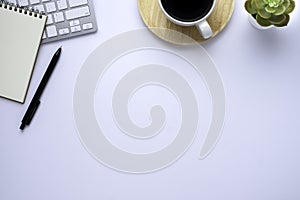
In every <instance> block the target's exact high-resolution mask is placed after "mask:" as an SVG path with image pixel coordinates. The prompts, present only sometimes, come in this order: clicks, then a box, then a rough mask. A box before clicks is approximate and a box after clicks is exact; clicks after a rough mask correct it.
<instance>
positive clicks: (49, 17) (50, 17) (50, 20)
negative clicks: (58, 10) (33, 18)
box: [46, 14, 53, 25]
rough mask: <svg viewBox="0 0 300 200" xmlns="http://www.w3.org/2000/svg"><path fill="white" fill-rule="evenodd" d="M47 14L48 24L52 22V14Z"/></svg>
mask: <svg viewBox="0 0 300 200" xmlns="http://www.w3.org/2000/svg"><path fill="white" fill-rule="evenodd" d="M47 16H48V18H47V23H46V24H47V25H49V24H53V18H52V15H51V14H48V15H47Z"/></svg>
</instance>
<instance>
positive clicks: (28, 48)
mask: <svg viewBox="0 0 300 200" xmlns="http://www.w3.org/2000/svg"><path fill="white" fill-rule="evenodd" d="M46 19H47V16H46V15H44V14H43V13H39V12H38V11H33V10H29V9H28V8H25V7H19V6H16V5H13V4H8V3H7V2H5V1H1V0H0V96H2V97H5V98H7V99H11V100H14V101H17V102H20V103H24V101H25V97H26V94H27V90H28V86H29V83H30V79H31V75H32V72H33V69H34V64H35V60H36V57H37V54H38V50H39V46H40V42H41V39H42V35H43V31H44V27H45V23H46Z"/></svg>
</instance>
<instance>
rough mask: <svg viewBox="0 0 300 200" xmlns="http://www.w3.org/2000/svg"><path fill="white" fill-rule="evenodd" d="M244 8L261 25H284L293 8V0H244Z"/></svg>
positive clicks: (287, 21)
mask: <svg viewBox="0 0 300 200" xmlns="http://www.w3.org/2000/svg"><path fill="white" fill-rule="evenodd" d="M245 8H246V10H247V12H248V13H249V14H251V15H252V16H253V17H254V18H255V19H256V21H257V23H258V24H260V25H261V26H270V25H274V26H277V27H282V26H286V25H287V24H288V23H289V20H290V16H289V14H290V13H291V12H292V11H293V10H294V8H295V1H294V0H246V2H245Z"/></svg>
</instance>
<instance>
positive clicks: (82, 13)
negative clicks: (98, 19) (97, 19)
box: [65, 6, 90, 20]
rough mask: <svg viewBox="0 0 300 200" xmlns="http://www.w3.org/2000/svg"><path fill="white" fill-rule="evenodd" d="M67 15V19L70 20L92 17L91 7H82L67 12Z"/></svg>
mask: <svg viewBox="0 0 300 200" xmlns="http://www.w3.org/2000/svg"><path fill="white" fill-rule="evenodd" d="M65 14H66V18H67V19H68V20H71V19H75V18H79V17H86V16H89V15H90V10H89V7H87V6H84V7H80V8H74V9H71V10H67V11H66V12H65Z"/></svg>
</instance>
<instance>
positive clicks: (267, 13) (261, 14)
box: [258, 9, 272, 19]
mask: <svg viewBox="0 0 300 200" xmlns="http://www.w3.org/2000/svg"><path fill="white" fill-rule="evenodd" d="M258 15H260V16H261V17H262V18H264V19H269V18H270V17H271V15H272V14H271V13H269V12H267V11H266V10H265V9H261V10H259V11H258Z"/></svg>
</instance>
